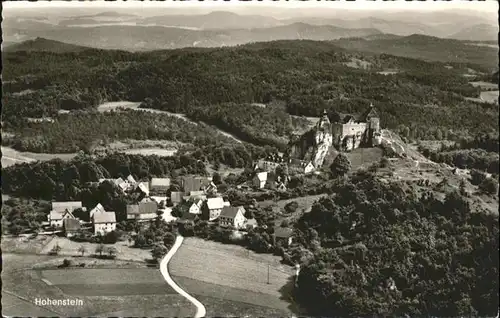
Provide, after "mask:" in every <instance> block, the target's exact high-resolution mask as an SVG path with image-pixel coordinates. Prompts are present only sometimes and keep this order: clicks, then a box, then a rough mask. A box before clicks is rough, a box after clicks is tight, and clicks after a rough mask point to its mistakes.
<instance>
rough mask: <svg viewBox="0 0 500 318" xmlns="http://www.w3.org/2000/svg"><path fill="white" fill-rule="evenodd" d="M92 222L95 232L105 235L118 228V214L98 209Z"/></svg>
mask: <svg viewBox="0 0 500 318" xmlns="http://www.w3.org/2000/svg"><path fill="white" fill-rule="evenodd" d="M92 223H93V224H94V234H96V235H97V234H98V233H100V234H101V235H104V234H106V233H109V232H111V231H114V230H116V214H115V212H106V211H97V212H95V213H94V214H93V215H92Z"/></svg>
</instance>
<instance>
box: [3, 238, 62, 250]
mask: <svg viewBox="0 0 500 318" xmlns="http://www.w3.org/2000/svg"><path fill="white" fill-rule="evenodd" d="M51 240H52V237H51V236H47V235H38V236H37V237H35V238H30V237H22V236H20V237H10V236H9V237H7V236H2V244H1V245H2V253H30V254H36V253H40V252H41V251H42V249H43V247H44V246H45V245H47V244H49V243H50V241H51Z"/></svg>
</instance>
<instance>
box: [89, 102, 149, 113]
mask: <svg viewBox="0 0 500 318" xmlns="http://www.w3.org/2000/svg"><path fill="white" fill-rule="evenodd" d="M140 104H141V103H134V102H127V101H121V102H107V103H103V104H101V105H99V106H97V110H98V111H100V112H109V111H112V110H116V109H118V108H126V109H136V108H138V107H139V105H140Z"/></svg>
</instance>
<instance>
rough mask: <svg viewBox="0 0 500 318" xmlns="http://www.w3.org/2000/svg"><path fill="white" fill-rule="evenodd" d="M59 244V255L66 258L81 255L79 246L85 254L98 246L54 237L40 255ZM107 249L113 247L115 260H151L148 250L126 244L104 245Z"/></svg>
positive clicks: (93, 250) (92, 251)
mask: <svg viewBox="0 0 500 318" xmlns="http://www.w3.org/2000/svg"><path fill="white" fill-rule="evenodd" d="M56 244H59V246H60V247H61V251H60V252H59V255H67V256H79V255H81V254H80V253H79V252H78V249H79V248H80V246H84V247H85V249H86V250H87V254H90V253H92V254H93V253H94V252H95V249H96V247H97V246H98V245H99V244H95V243H87V242H73V241H70V240H69V239H67V238H64V237H56V238H54V239H53V240H52V241H51V242H50V243H49V244H47V245H46V246H45V247H44V248H43V249H42V251H41V252H40V253H41V254H47V253H49V252H50V250H51V249H52V248H53V247H54V246H55V245H56ZM106 246H107V247H108V246H109V247H110V246H113V247H114V248H116V250H117V254H116V258H117V259H120V260H130V261H139V262H145V261H146V260H147V259H150V258H151V254H150V251H149V250H144V249H140V248H132V247H130V246H129V244H128V242H117V243H116V244H109V245H106Z"/></svg>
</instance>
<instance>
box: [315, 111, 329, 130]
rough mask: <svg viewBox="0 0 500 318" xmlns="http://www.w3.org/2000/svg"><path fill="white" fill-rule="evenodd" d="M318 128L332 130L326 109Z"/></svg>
mask: <svg viewBox="0 0 500 318" xmlns="http://www.w3.org/2000/svg"><path fill="white" fill-rule="evenodd" d="M317 128H318V130H330V119H328V114H327V112H326V109H325V110H323V116H322V117H321V119H320V120H319V121H318V125H317Z"/></svg>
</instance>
